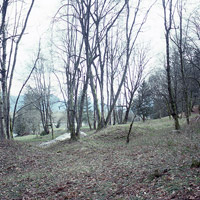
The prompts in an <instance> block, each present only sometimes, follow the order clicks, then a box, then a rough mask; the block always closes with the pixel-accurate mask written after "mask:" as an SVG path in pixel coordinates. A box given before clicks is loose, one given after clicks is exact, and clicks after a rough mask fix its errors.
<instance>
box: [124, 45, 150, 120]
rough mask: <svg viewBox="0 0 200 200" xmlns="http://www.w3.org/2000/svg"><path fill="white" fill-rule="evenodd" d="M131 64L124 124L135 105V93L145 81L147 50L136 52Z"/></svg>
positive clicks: (127, 82)
mask: <svg viewBox="0 0 200 200" xmlns="http://www.w3.org/2000/svg"><path fill="white" fill-rule="evenodd" d="M131 60H132V61H131V64H130V65H129V68H128V73H127V77H126V80H125V88H126V91H127V92H126V93H125V94H126V97H125V99H126V112H125V116H124V123H127V121H128V116H129V112H130V110H131V106H132V103H133V98H134V95H135V92H136V91H137V89H138V87H139V86H140V84H141V82H142V79H143V71H144V69H145V66H146V65H147V63H148V61H149V59H148V58H147V51H146V49H145V48H142V49H137V50H135V51H134V58H133V59H131Z"/></svg>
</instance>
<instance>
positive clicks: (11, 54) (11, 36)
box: [0, 0, 35, 139]
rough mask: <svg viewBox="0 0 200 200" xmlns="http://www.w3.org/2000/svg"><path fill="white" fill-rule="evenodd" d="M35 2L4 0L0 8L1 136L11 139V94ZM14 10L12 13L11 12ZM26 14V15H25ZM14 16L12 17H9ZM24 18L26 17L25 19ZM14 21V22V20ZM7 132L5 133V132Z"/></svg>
mask: <svg viewBox="0 0 200 200" xmlns="http://www.w3.org/2000/svg"><path fill="white" fill-rule="evenodd" d="M34 2H35V1H34V0H32V1H31V2H30V3H29V4H26V3H25V2H24V1H9V0H3V3H2V6H1V8H0V12H1V18H0V20H1V21H0V40H1V46H0V65H1V68H0V74H1V90H0V91H1V94H0V95H1V98H0V99H1V100H2V101H1V103H0V113H1V111H2V112H3V118H1V119H0V121H1V122H0V123H1V125H2V128H1V135H5V132H6V136H7V139H10V137H11V136H10V92H11V88H12V82H13V76H14V71H15V66H16V62H17V55H18V49H19V45H20V42H21V39H22V37H23V35H24V33H25V29H26V26H27V23H28V19H29V16H30V13H31V10H32V8H33V5H34ZM10 9H12V12H11V11H10ZM24 14H25V15H24ZM9 15H12V16H9ZM23 16H25V17H24V18H23ZM12 19H13V20H12ZM4 131H5V132H4Z"/></svg>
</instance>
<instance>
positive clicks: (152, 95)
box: [0, 0, 200, 140]
mask: <svg viewBox="0 0 200 200" xmlns="http://www.w3.org/2000/svg"><path fill="white" fill-rule="evenodd" d="M156 2H157V1H156V0H155V1H153V0H152V1H148V2H143V1H142V0H136V1H134V0H124V1H116V0H115V1H114V0H101V1H100V0H64V1H61V6H60V8H59V9H58V11H57V13H56V15H55V16H54V18H53V23H52V40H51V42H52V44H51V56H50V57H51V59H50V61H49V62H50V63H51V68H53V70H52V72H53V74H54V77H56V79H57V81H58V84H59V88H60V91H61V94H62V97H63V101H64V105H65V108H66V115H67V121H66V124H67V127H68V129H69V131H70V133H71V138H72V139H73V140H77V139H78V138H79V137H80V129H81V126H82V122H83V120H85V119H87V120H86V121H87V123H88V125H89V127H90V129H92V128H94V129H101V128H104V127H106V126H107V125H109V124H116V123H127V122H128V121H129V120H131V121H132V118H133V117H132V116H136V115H138V116H141V118H142V119H143V121H145V119H146V118H147V117H149V116H152V113H151V112H155V110H156V109H158V110H159V116H162V114H163V113H164V115H166V113H167V114H168V115H169V116H172V117H173V119H174V121H175V128H176V129H179V128H180V125H179V113H180V111H181V112H182V111H183V112H184V113H185V116H186V119H187V123H189V116H190V111H191V108H192V104H194V102H195V103H196V102H197V103H198V102H199V100H198V98H199V93H198V92H197V90H198V91H199V86H200V80H199V77H200V76H199V74H200V69H199V57H200V49H199V41H200V37H199V35H200V33H199V22H200V21H199V19H200V18H199V14H198V12H194V13H193V14H192V15H190V16H189V17H187V18H186V17H185V16H184V6H185V1H184V0H162V1H161V2H162V10H163V13H164V18H163V19H164V21H163V22H164V31H165V43H166V53H165V70H164V71H159V75H158V74H153V75H151V76H150V78H149V79H148V81H144V79H145V76H144V70H145V67H146V66H147V64H148V62H149V52H148V48H147V47H145V46H144V45H141V44H138V39H139V36H140V34H141V32H142V29H143V26H144V24H145V23H146V21H147V18H148V15H149V12H150V10H151V8H152V6H154V5H155V3H156ZM143 3H144V4H143ZM33 4H34V0H32V1H31V2H29V3H26V2H25V1H9V0H3V3H2V4H1V6H0V11H1V18H0V19H1V21H0V41H1V44H0V64H1V68H0V78H1V80H0V81H1V88H0V138H1V139H4V138H7V139H9V138H11V137H12V131H13V126H14V122H15V119H17V118H18V119H17V120H18V122H19V123H21V122H20V120H19V118H20V116H21V115H22V113H23V112H22V110H23V107H21V108H20V109H19V112H18V111H17V102H18V99H19V96H20V94H21V92H22V90H23V88H24V87H25V85H26V84H27V81H28V80H29V78H30V76H32V74H33V76H32V81H33V83H34V87H33V85H32V87H29V90H28V93H27V95H26V97H27V98H28V97H29V101H28V103H26V104H24V105H23V106H24V111H25V109H26V110H28V109H27V107H29V108H31V109H33V110H37V111H38V113H39V114H40V120H41V122H42V123H41V124H42V126H43V130H44V132H45V133H47V134H48V133H49V132H50V129H52V134H53V120H52V110H51V103H50V97H51V93H52V91H51V78H50V77H51V75H49V76H48V77H47V75H48V73H49V72H47V71H48V70H47V71H46V68H48V66H49V65H48V62H46V61H45V59H44V58H43V57H42V56H41V48H39V50H38V54H37V56H36V59H35V62H34V63H33V68H32V70H31V73H30V74H29V76H28V78H27V79H26V81H25V83H24V84H23V86H22V89H21V90H20V93H19V96H18V98H17V102H16V106H15V108H14V114H13V118H12V120H11V117H10V93H11V88H12V82H13V76H14V71H15V66H16V62H17V54H18V48H19V45H20V41H21V39H22V37H23V35H24V33H25V29H26V26H27V23H28V18H29V16H30V13H31V10H32V8H33ZM10 9H12V11H13V10H14V11H15V12H11V10H10ZM52 55H54V56H52ZM47 57H48V56H47ZM54 61H55V62H54ZM53 63H54V64H55V65H54V67H52V65H53ZM155 80H156V81H155ZM163 80H166V81H163ZM136 94H137V95H136ZM30 99H31V100H30ZM180 99H182V100H181V110H180ZM194 99H195V100H194ZM29 104H31V106H29ZM91 105H92V107H93V108H92V109H91V108H89V107H90V106H91ZM162 105H164V106H162ZM163 108H165V110H163ZM156 111H157V110H156ZM27 112H28V111H26V113H27ZM133 112H134V115H132V116H131V114H132V113H133ZM91 115H92V117H91ZM85 116H86V117H85ZM131 117H132V118H131ZM83 118H84V119H83ZM24 119H25V118H24ZM11 121H12V123H11ZM22 121H23V120H22ZM52 136H53V135H52Z"/></svg>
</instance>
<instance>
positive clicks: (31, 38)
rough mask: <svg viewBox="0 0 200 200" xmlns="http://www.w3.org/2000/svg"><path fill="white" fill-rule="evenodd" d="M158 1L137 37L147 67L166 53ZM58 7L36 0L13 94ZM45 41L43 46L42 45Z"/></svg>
mask: <svg viewBox="0 0 200 200" xmlns="http://www.w3.org/2000/svg"><path fill="white" fill-rule="evenodd" d="M146 1H147V0H146ZM160 2H161V0H158V4H157V5H155V6H154V7H153V8H152V10H151V12H150V14H149V17H148V20H147V23H146V24H145V26H144V29H143V33H142V34H141V37H140V40H141V41H142V42H146V44H147V45H148V46H150V49H151V57H152V59H151V62H150V64H149V67H150V68H153V67H155V66H158V65H160V64H161V62H160V59H162V58H163V56H164V53H165V50H164V47H165V42H164V29H163V17H162V14H163V11H162V6H161V5H160ZM188 2H189V4H188V7H187V9H188V10H189V11H190V10H193V9H194V8H195V6H196V5H197V2H198V1H197V0H190V1H189V0H188ZM58 8H59V0H35V5H34V8H33V10H32V13H31V16H30V18H29V22H28V26H27V29H26V34H25V35H24V36H23V39H22V43H21V45H20V49H19V56H18V62H17V66H16V73H15V77H14V84H13V85H14V86H13V89H12V95H17V94H18V91H19V88H20V86H21V85H22V84H23V81H24V76H21V74H28V72H29V71H30V66H31V63H32V60H33V59H34V56H35V54H36V52H37V47H38V43H39V39H40V38H42V40H43V43H44V44H45V43H46V44H47V43H48V41H49V35H50V34H49V33H50V24H51V21H52V17H53V16H55V14H56V12H57V10H58ZM44 44H43V46H42V47H43V48H45V47H44V46H45V45H44ZM27 66H29V67H27Z"/></svg>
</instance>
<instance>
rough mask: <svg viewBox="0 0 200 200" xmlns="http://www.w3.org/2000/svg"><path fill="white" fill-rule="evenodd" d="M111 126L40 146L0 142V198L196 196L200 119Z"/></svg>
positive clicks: (198, 191) (198, 188)
mask: <svg viewBox="0 0 200 200" xmlns="http://www.w3.org/2000/svg"><path fill="white" fill-rule="evenodd" d="M183 127H184V128H183V129H182V130H181V133H173V132H172V121H169V120H168V119H162V120H152V121H148V122H146V123H140V122H139V123H135V124H134V127H133V131H132V134H131V138H130V139H131V140H130V143H129V144H128V145H127V144H126V143H125V141H126V134H127V131H128V125H119V126H111V127H108V128H107V129H104V130H102V131H99V132H96V133H93V134H90V135H89V136H88V137H85V138H82V139H81V140H80V141H79V142H70V141H65V142H61V143H59V144H58V145H55V146H53V147H51V148H46V149H41V148H39V147H38V146H36V145H33V143H27V142H26V143H22V142H14V141H7V142H1V143H0V179H1V180H0V199H4V200H5V199H84V200H86V199H101V200H103V199H105V200H106V199H118V200H119V199H141V200H142V199H148V200H150V199H153V200H154V199H155V200H157V199H162V200H164V199H166V200H167V199H200V178H199V177H200V176H199V175H200V168H199V167H200V146H199V144H200V124H199V123H193V124H192V125H191V126H190V127H186V126H183Z"/></svg>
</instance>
